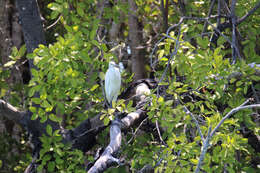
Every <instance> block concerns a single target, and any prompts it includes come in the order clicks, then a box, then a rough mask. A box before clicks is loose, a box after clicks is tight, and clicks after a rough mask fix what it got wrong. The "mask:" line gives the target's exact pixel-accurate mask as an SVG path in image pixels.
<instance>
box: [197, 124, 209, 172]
mask: <svg viewBox="0 0 260 173" xmlns="http://www.w3.org/2000/svg"><path fill="white" fill-rule="evenodd" d="M210 132H211V126H210V127H209V130H208V135H207V137H206V139H205V141H203V145H202V149H201V153H200V158H199V162H198V165H197V167H196V170H195V173H198V172H200V166H201V164H202V162H203V160H204V157H205V154H206V152H207V150H208V147H209V141H210Z"/></svg>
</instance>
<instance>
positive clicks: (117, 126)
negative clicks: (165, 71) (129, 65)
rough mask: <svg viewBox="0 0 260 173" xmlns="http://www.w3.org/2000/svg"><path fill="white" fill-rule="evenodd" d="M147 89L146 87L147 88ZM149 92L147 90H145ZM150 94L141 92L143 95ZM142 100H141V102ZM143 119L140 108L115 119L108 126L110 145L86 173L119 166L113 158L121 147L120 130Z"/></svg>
mask: <svg viewBox="0 0 260 173" xmlns="http://www.w3.org/2000/svg"><path fill="white" fill-rule="evenodd" d="M142 85H143V84H139V85H138V86H137V89H136V90H138V87H139V86H140V87H143V86H142ZM147 88H148V87H147ZM147 90H149V89H147ZM147 92H150V90H149V91H145V90H143V94H145V93H147ZM142 101H143V99H141V102H142ZM144 118H145V114H144V111H143V110H142V108H140V109H138V110H136V111H135V112H132V113H129V114H128V115H127V116H125V117H124V118H122V119H121V120H119V119H115V120H113V121H112V123H111V125H110V143H109V144H108V146H107V147H106V149H105V150H104V152H103V153H102V155H101V156H100V157H99V158H98V159H97V160H96V162H95V164H94V165H93V166H92V167H91V168H90V169H89V170H88V173H101V172H104V171H105V170H106V169H108V168H109V167H111V166H113V165H115V164H116V165H118V164H119V165H120V164H121V161H120V160H119V159H117V158H115V156H116V154H117V153H118V151H119V149H120V146H121V140H122V135H121V130H126V129H128V128H129V127H131V126H133V125H134V124H135V123H136V122H137V121H139V120H142V119H144Z"/></svg>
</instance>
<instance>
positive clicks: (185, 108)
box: [184, 106, 205, 141]
mask: <svg viewBox="0 0 260 173" xmlns="http://www.w3.org/2000/svg"><path fill="white" fill-rule="evenodd" d="M184 111H185V113H186V114H188V115H190V116H191V118H192V119H193V121H194V122H195V124H196V127H197V129H198V132H199V134H200V137H201V140H202V141H204V140H205V139H204V137H203V134H202V132H201V129H200V125H199V122H198V121H197V119H196V118H195V116H194V115H193V114H192V113H191V112H190V110H189V109H188V108H187V107H186V106H184Z"/></svg>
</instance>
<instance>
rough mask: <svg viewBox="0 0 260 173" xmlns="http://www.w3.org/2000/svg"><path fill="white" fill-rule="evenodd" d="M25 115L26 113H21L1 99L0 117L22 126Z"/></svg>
mask: <svg viewBox="0 0 260 173" xmlns="http://www.w3.org/2000/svg"><path fill="white" fill-rule="evenodd" d="M23 114H24V112H22V111H19V110H18V109H16V108H15V107H13V106H12V105H10V104H9V103H7V102H5V101H4V100H1V99H0V115H2V116H5V117H6V118H8V119H9V120H11V121H14V122H16V123H18V124H20V121H21V119H22V117H23Z"/></svg>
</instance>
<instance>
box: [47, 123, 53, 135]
mask: <svg viewBox="0 0 260 173" xmlns="http://www.w3.org/2000/svg"><path fill="white" fill-rule="evenodd" d="M46 132H47V134H48V135H50V136H52V127H51V126H50V125H49V124H48V125H47V126H46Z"/></svg>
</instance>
